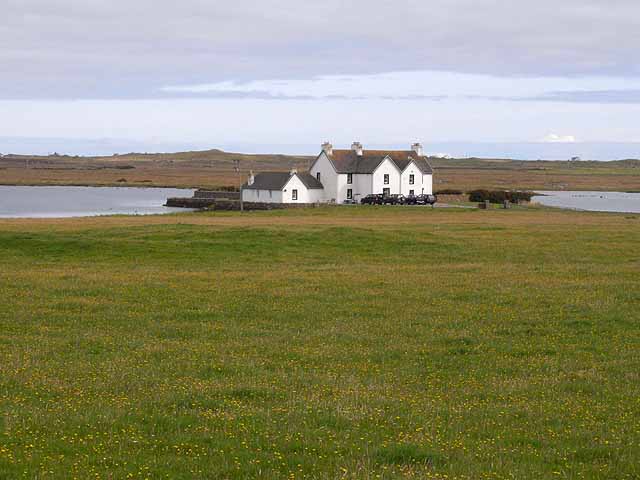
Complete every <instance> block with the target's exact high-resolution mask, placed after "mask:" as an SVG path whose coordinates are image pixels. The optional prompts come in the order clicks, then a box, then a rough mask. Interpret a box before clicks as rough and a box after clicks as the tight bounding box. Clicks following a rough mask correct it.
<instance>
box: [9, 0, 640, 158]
mask: <svg viewBox="0 0 640 480" xmlns="http://www.w3.org/2000/svg"><path fill="white" fill-rule="evenodd" d="M344 3H345V2H342V1H338V0H326V1H323V2H306V1H293V0H263V1H257V0H237V1H234V2H224V1H220V2H210V1H205V0H182V1H181V2H173V1H167V0H155V1H151V0H139V1H137V2H124V1H121V0H111V1H109V2H106V1H100V0H91V1H87V0H84V1H80V0H59V1H56V2H49V1H45V0H0V7H1V8H2V11H3V14H4V19H3V20H2V21H1V23H0V45H2V47H1V48H0V112H1V113H2V114H1V115H0V152H5V153H6V152H8V151H13V152H18V153H27V152H34V153H46V152H47V151H54V150H57V151H63V152H69V153H74V154H76V153H110V152H111V151H113V152H120V153H121V152H125V151H131V150H144V151H171V150H174V149H185V148H193V149H200V148H203V149H204V148H216V147H220V148H227V149H235V150H243V151H264V152H269V151H281V152H286V153H315V151H316V150H317V149H318V146H319V144H320V143H321V142H322V141H324V140H331V141H332V142H333V143H334V144H336V145H341V144H345V145H346V144H348V143H350V142H351V141H352V140H355V139H357V140H360V141H362V142H363V143H364V144H365V147H366V146H367V145H372V146H374V145H375V146H376V147H384V146H388V147H395V146H402V145H405V144H409V143H411V142H412V141H415V140H421V141H422V142H423V143H424V145H425V147H426V149H427V151H428V152H430V153H450V154H453V155H463V156H466V155H491V156H519V157H521V158H555V157H557V156H560V157H561V158H564V156H572V155H573V154H576V155H582V156H586V157H592V158H598V159H611V158H623V157H640V129H639V128H638V126H637V118H638V115H639V114H640V66H639V64H638V60H637V54H636V52H637V49H638V47H639V46H640V32H639V29H637V25H636V23H637V18H639V16H640V4H638V3H637V2H634V1H629V0H613V1H609V2H602V1H601V0H598V1H595V0H565V1H563V2H561V5H558V2H552V1H549V0H541V1H538V2H535V3H534V2H525V1H510V2H507V1H501V0H421V1H417V0H416V1H413V0H396V1H393V2H391V1H380V0H377V1H376V0H369V1H362V0H354V1H351V2H348V5H344ZM503 152H504V154H502V153H503Z"/></svg>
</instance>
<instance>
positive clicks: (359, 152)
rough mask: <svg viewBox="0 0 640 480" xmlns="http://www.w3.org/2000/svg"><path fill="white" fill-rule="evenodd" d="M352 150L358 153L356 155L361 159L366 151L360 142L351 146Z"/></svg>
mask: <svg viewBox="0 0 640 480" xmlns="http://www.w3.org/2000/svg"><path fill="white" fill-rule="evenodd" d="M351 150H353V151H354V152H356V155H358V156H359V157H361V156H362V153H363V151H364V149H363V148H362V144H361V143H360V142H353V143H352V144H351Z"/></svg>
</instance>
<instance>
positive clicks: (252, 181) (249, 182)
mask: <svg viewBox="0 0 640 480" xmlns="http://www.w3.org/2000/svg"><path fill="white" fill-rule="evenodd" d="M255 181H256V176H255V175H254V174H253V170H251V171H250V172H249V178H248V180H247V185H249V186H251V185H253V184H254V182H255Z"/></svg>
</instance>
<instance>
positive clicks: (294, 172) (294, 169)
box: [289, 168, 298, 176]
mask: <svg viewBox="0 0 640 480" xmlns="http://www.w3.org/2000/svg"><path fill="white" fill-rule="evenodd" d="M296 173H298V169H297V168H292V169H291V171H290V172H289V175H291V176H293V175H295V174H296Z"/></svg>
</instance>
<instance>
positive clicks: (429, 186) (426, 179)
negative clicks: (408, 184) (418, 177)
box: [422, 174, 433, 195]
mask: <svg viewBox="0 0 640 480" xmlns="http://www.w3.org/2000/svg"><path fill="white" fill-rule="evenodd" d="M422 183H423V185H424V193H428V194H429V195H432V194H433V175H431V174H424V175H423V176H422Z"/></svg>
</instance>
